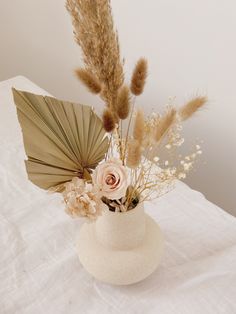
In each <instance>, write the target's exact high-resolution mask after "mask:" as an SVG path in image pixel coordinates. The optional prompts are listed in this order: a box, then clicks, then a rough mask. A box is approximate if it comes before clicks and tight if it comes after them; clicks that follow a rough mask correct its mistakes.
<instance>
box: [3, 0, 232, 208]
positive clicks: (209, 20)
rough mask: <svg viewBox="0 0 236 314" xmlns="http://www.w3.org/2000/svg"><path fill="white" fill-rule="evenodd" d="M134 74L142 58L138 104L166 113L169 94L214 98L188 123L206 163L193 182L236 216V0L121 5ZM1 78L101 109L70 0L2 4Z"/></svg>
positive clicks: (179, 98)
mask: <svg viewBox="0 0 236 314" xmlns="http://www.w3.org/2000/svg"><path fill="white" fill-rule="evenodd" d="M112 5H113V9H114V15H115V22H116V25H117V28H118V30H119V34H120V41H121V48H122V52H123V55H124V56H125V58H126V72H127V75H128V76H129V74H130V71H131V69H132V68H133V66H134V64H135V61H136V60H137V59H138V58H139V57H140V56H146V57H147V58H148V60H149V66H150V71H149V73H150V74H149V80H148V84H147V88H146V90H145V94H144V95H143V96H141V97H140V98H139V100H138V102H139V104H142V105H145V108H148V110H150V109H151V108H155V109H156V110H158V109H159V108H162V107H163V105H164V104H165V102H166V100H167V98H168V96H176V103H177V104H182V103H183V101H184V100H185V99H187V98H188V96H191V95H192V94H194V93H196V92H200V93H201V92H203V93H207V95H208V97H209V99H210V102H209V106H208V107H207V109H206V110H205V111H204V112H202V113H199V114H198V116H197V117H195V118H193V119H192V121H191V122H187V123H186V137H187V138H190V139H193V140H195V139H196V138H201V139H203V140H204V144H203V151H204V155H203V161H202V163H201V165H200V167H199V169H197V172H194V173H192V175H191V177H189V179H188V180H187V182H188V184H190V185H191V186H192V187H193V188H195V189H197V190H200V191H202V192H203V193H204V194H205V195H206V197H207V198H208V199H209V200H211V201H213V202H215V203H217V204H219V205H220V206H221V207H223V208H225V209H226V210H228V211H230V212H232V213H234V214H236V206H235V201H236V196H235V194H236V191H235V190H236V189H235V188H236V166H235V161H236V77H235V76H236V39H235V38H236V13H235V12H236V2H235V0H225V1H220V0H198V1H194V0H181V1H176V0H145V1H144V0H142V1H141V0H129V1H127V0H113V1H112ZM0 40H1V45H0V56H1V58H0V80H4V79H7V78H10V77H12V76H16V75H19V74H21V75H24V76H27V77H28V78H29V79H31V80H32V81H34V82H35V83H37V84H38V85H40V86H41V87H43V88H44V89H46V90H48V91H49V92H50V93H51V94H53V95H55V96H56V97H59V98H63V99H68V100H75V101H78V102H83V103H88V104H93V105H98V104H99V101H98V99H97V98H94V97H93V96H92V95H90V94H88V93H87V92H86V90H85V89H84V88H83V87H82V86H81V85H80V84H79V83H78V82H77V80H76V79H75V77H74V76H73V73H72V71H73V69H74V68H75V67H76V66H78V65H79V64H80V62H81V61H80V53H79V48H78V47H77V46H76V44H74V42H73V38H72V27H71V23H70V18H69V16H68V14H67V12H66V10H65V8H64V0H50V1H48V0H40V1H39V0H38V1H36V0H21V1H7V0H1V1H0Z"/></svg>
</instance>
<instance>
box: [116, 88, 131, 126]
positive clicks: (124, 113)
mask: <svg viewBox="0 0 236 314" xmlns="http://www.w3.org/2000/svg"><path fill="white" fill-rule="evenodd" d="M116 111H117V114H118V117H119V118H120V119H122V120H124V119H126V118H127V117H128V115H129V112H130V94H129V88H128V86H126V85H124V86H123V87H122V88H121V89H120V91H119V93H118V99H117V110H116Z"/></svg>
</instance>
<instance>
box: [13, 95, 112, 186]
mask: <svg viewBox="0 0 236 314" xmlns="http://www.w3.org/2000/svg"><path fill="white" fill-rule="evenodd" d="M13 96H14V101H15V104H16V107H17V115H18V119H19V122H20V125H21V128H22V133H23V140H24V146H25V151H26V154H27V156H28V160H26V161H25V164H26V170H27V173H28V177H29V179H30V180H31V181H32V182H33V183H34V184H36V185H37V186H39V187H41V188H43V189H49V188H54V187H59V186H62V184H63V183H65V182H67V181H70V180H71V179H72V178H73V177H75V176H79V177H84V178H86V179H88V178H89V177H90V172H91V169H94V168H95V167H96V165H97V164H98V163H99V162H100V161H101V160H102V159H103V158H104V156H105V153H106V152H107V149H108V139H107V137H106V133H105V130H104V129H103V125H102V122H101V120H100V119H99V117H98V116H97V115H96V114H95V113H94V111H93V110H92V109H91V107H89V106H85V105H79V104H74V103H71V102H66V101H61V100H57V99H55V98H53V97H48V96H45V97H44V96H40V95H35V94H31V93H28V92H23V91H18V90H16V89H13Z"/></svg>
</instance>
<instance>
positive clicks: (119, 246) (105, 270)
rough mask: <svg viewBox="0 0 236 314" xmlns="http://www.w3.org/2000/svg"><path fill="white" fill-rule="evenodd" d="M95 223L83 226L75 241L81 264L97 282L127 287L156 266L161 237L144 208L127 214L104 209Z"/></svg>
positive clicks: (161, 249)
mask: <svg viewBox="0 0 236 314" xmlns="http://www.w3.org/2000/svg"><path fill="white" fill-rule="evenodd" d="M104 206H105V208H104V213H103V215H102V216H100V217H99V218H98V219H97V220H96V222H93V223H84V224H83V226H82V228H81V230H80V233H79V238H78V242H77V244H78V246H77V247H78V254H79V258H80V262H81V264H82V265H83V266H84V268H85V269H86V270H87V271H88V272H89V273H90V274H91V275H92V276H94V277H95V278H96V279H98V280H100V281H103V282H106V283H110V284H114V285H128V284H132V283H135V282H138V281H141V280H143V279H144V278H146V277H147V276H149V275H150V274H151V273H152V272H153V271H154V270H155V269H156V268H157V266H158V265H159V262H160V258H161V255H162V251H163V237H162V234H161V231H160V228H159V227H158V225H157V223H156V222H155V221H154V220H153V219H152V218H151V217H150V216H149V215H147V214H146V213H145V212H144V208H143V204H140V205H138V206H137V207H136V208H134V209H132V210H129V211H127V212H123V213H120V212H112V211H109V210H108V208H107V206H106V205H104Z"/></svg>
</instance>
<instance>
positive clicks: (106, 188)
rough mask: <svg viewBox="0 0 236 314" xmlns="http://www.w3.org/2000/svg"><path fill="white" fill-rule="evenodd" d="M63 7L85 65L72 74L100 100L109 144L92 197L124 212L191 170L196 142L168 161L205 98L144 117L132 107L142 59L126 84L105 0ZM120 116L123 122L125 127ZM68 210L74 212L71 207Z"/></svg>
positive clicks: (71, 0) (143, 71) (141, 79)
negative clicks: (188, 151)
mask: <svg viewBox="0 0 236 314" xmlns="http://www.w3.org/2000/svg"><path fill="white" fill-rule="evenodd" d="M66 8H67V10H68V12H69V13H70V15H71V17H72V24H73V27H74V37H75V41H76V42H77V43H78V45H79V46H80V47H81V49H82V53H83V61H84V65H85V67H84V68H79V69H77V70H76V75H77V77H78V79H79V80H80V81H81V82H82V83H83V84H84V85H85V86H86V87H87V88H88V90H89V91H90V92H92V93H94V94H98V95H99V96H100V97H101V99H102V100H103V101H104V103H105V108H104V112H103V117H102V118H103V126H104V129H105V130H106V132H108V133H109V135H108V138H109V146H108V151H107V153H106V156H105V161H104V162H103V163H102V164H100V165H99V166H97V168H96V169H95V171H94V173H93V174H92V184H93V186H94V188H95V189H96V190H97V196H98V200H100V199H102V201H103V202H105V203H106V204H107V205H108V207H109V209H110V210H111V211H121V212H123V211H127V210H130V209H132V208H134V207H135V206H136V205H137V204H138V203H141V202H143V201H145V200H149V199H152V198H156V197H159V196H160V195H162V194H163V193H166V192H167V191H168V190H169V188H170V187H171V186H172V184H173V182H174V181H175V180H176V179H184V178H185V177H186V174H187V173H188V172H189V171H190V170H191V169H192V167H193V165H194V162H195V160H196V158H197V157H198V155H200V154H201V153H202V152H201V150H200V146H199V145H196V149H195V151H194V152H192V153H191V154H189V155H188V156H185V157H182V158H181V160H175V162H173V154H175V153H176V150H177V149H178V148H179V147H180V146H181V145H182V144H183V142H184V139H183V138H182V136H181V130H182V122H183V121H184V120H186V119H188V118H190V117H191V116H192V115H193V114H194V113H195V112H196V111H197V110H199V109H200V108H201V107H202V106H203V105H204V104H205V103H206V102H207V99H206V97H195V98H193V99H191V100H190V101H188V102H187V103H186V104H185V105H183V106H182V107H181V108H180V109H176V108H175V107H173V105H172V104H169V105H167V106H166V111H165V112H164V113H163V114H159V113H153V114H152V115H151V116H148V117H145V115H144V112H143V110H141V109H137V108H135V100H136V97H137V96H139V95H141V94H142V93H143V91H144V87H145V83H146V79H147V74H148V64H147V60H146V59H145V58H140V59H139V60H138V62H137V64H136V66H135V68H134V70H133V73H132V77H131V82H130V84H129V85H126V84H125V83H124V70H123V61H122V60H123V59H122V58H121V56H120V49H119V39H118V34H117V32H116V30H115V28H114V24H113V18H112V13H111V6H110V1H109V0H100V1H92V0H88V1H84V0H67V2H66ZM124 120H127V121H128V126H126V128H124V122H123V121H124ZM161 150H166V153H167V154H168V155H169V156H171V158H170V159H171V161H170V160H168V159H165V160H164V161H161V160H160V158H159V153H160V151H161ZM175 156H176V157H177V156H178V154H175ZM177 159H178V158H177ZM68 195H69V194H68V193H67V192H65V193H64V196H65V201H66V203H67V204H68V203H69V204H70V197H69V196H68ZM73 197H74V196H73ZM67 208H68V206H67ZM69 211H70V210H69ZM71 212H72V213H74V207H73V206H72V207H71ZM96 213H97V212H96ZM98 213H100V212H99V211H98ZM79 214H80V213H79V211H78V215H79Z"/></svg>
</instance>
